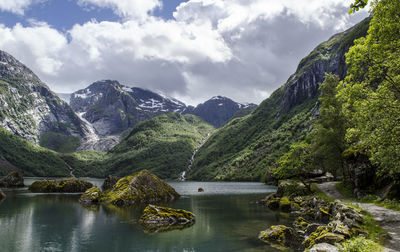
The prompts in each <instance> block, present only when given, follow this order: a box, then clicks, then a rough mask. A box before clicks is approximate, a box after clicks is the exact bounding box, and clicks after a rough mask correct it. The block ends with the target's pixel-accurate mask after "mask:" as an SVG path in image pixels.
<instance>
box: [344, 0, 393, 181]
mask: <svg viewBox="0 0 400 252" xmlns="http://www.w3.org/2000/svg"><path fill="white" fill-rule="evenodd" d="M372 12H373V18H372V21H371V24H370V28H369V30H368V35H367V37H366V38H361V39H358V40H356V42H355V45H354V46H353V47H352V48H351V49H350V51H349V52H348V54H347V55H346V57H347V60H346V62H347V65H348V67H349V69H348V75H347V77H346V79H345V81H344V82H343V84H342V85H340V88H339V95H338V97H339V98H340V100H341V101H342V102H343V112H344V114H345V115H346V119H347V120H348V122H349V123H350V127H349V128H348V129H347V133H346V139H347V141H348V142H349V143H351V144H352V145H353V147H356V148H358V149H359V150H362V151H363V152H365V154H368V155H369V156H370V160H371V162H372V163H374V164H375V165H377V166H378V167H379V172H380V174H382V175H390V176H392V177H393V178H394V179H397V180H399V174H400V99H399V98H400V0H380V1H375V2H373V3H372Z"/></svg>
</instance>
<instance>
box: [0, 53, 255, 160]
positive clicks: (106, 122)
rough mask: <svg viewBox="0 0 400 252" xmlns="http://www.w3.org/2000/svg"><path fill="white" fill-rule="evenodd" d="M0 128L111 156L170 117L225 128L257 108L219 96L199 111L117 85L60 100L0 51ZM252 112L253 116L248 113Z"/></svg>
mask: <svg viewBox="0 0 400 252" xmlns="http://www.w3.org/2000/svg"><path fill="white" fill-rule="evenodd" d="M0 89H1V92H0V105H1V106H0V126H2V127H3V128H5V129H6V130H8V131H9V132H11V133H13V134H15V135H18V136H20V137H22V138H24V139H26V140H28V141H30V142H33V143H36V144H40V145H41V146H43V147H47V148H50V149H53V150H56V151H59V152H72V151H75V150H101V151H107V150H109V149H110V148H111V147H113V146H115V145H116V144H117V143H118V142H119V141H120V140H121V138H122V136H123V135H126V134H128V133H129V130H130V129H132V128H133V127H134V126H135V125H137V124H138V123H139V122H142V121H146V120H149V119H151V118H154V117H156V116H159V115H162V114H168V113H173V112H176V113H180V114H193V115H197V116H199V117H200V118H202V119H203V120H204V121H206V122H208V123H210V124H212V125H214V126H215V127H221V126H223V125H224V124H225V123H226V122H228V121H229V120H230V119H232V118H233V117H234V116H235V115H236V114H237V113H238V111H241V114H247V113H250V112H251V111H252V109H253V108H255V107H256V105H254V104H249V105H243V104H240V103H236V102H234V101H232V100H230V99H228V98H225V97H221V96H217V97H214V98H212V99H211V100H209V101H206V102H205V103H203V104H200V105H199V106H197V107H192V106H186V105H185V104H184V103H183V102H181V101H178V100H177V99H174V98H171V97H167V96H165V95H162V94H158V93H155V92H152V91H150V90H146V89H142V88H137V87H128V86H124V85H121V84H120V83H119V82H118V81H112V80H103V81H97V82H95V83H93V84H91V85H89V86H88V87H87V88H85V89H82V90H79V91H76V92H74V93H72V94H65V93H64V94H59V96H57V95H56V94H55V93H53V92H52V91H51V90H50V89H49V87H48V86H47V85H46V84H44V83H43V82H42V81H41V80H40V79H39V78H38V77H37V76H36V75H35V74H34V73H33V72H32V71H31V70H30V69H29V68H27V67H26V66H25V65H23V64H22V63H20V62H19V61H18V60H16V59H15V58H14V57H12V56H11V55H10V54H8V53H6V52H3V51H0ZM249 109H250V110H249Z"/></svg>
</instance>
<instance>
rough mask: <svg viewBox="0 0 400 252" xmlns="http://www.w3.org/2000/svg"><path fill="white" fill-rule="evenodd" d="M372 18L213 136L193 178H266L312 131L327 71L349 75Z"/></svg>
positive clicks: (334, 40)
mask: <svg viewBox="0 0 400 252" xmlns="http://www.w3.org/2000/svg"><path fill="white" fill-rule="evenodd" d="M369 22H370V18H367V19H365V20H364V21H362V22H361V23H359V24H357V25H356V26H355V27H353V28H351V29H349V30H347V31H345V32H342V33H339V34H337V35H335V36H333V37H331V38H330V39H329V40H328V41H326V42H324V43H322V44H320V45H319V46H318V47H317V48H315V49H314V50H313V51H312V52H311V53H310V54H309V55H308V56H307V57H305V58H304V59H303V60H302V61H301V62H300V64H299V66H298V68H297V70H296V72H295V73H294V74H293V75H292V76H290V78H289V79H288V81H287V82H286V84H285V85H283V86H282V87H280V88H279V89H278V90H276V91H275V92H274V93H273V94H272V95H271V96H270V97H269V98H268V99H266V100H265V101H263V102H262V103H261V104H260V105H259V106H258V108H257V109H256V110H255V111H254V112H253V113H252V114H251V115H249V116H247V117H243V118H236V119H233V120H232V121H230V122H229V123H228V124H227V125H225V126H224V127H222V128H221V129H219V130H218V131H216V132H215V133H214V134H213V135H211V136H210V137H209V139H208V140H207V141H206V143H205V144H204V145H203V146H202V147H201V148H200V150H199V151H198V153H197V155H196V158H195V162H194V165H193V169H192V170H191V171H190V173H189V174H188V176H189V178H190V179H197V180H253V181H255V180H257V181H259V180H264V179H265V176H266V173H267V169H268V167H270V166H271V165H272V164H273V163H274V162H275V161H276V160H277V158H279V157H280V156H281V155H282V154H284V153H286V152H287V151H288V150H289V146H290V145H291V144H292V143H295V142H298V141H300V140H302V139H304V138H305V136H306V135H307V134H308V133H309V131H310V120H311V118H312V116H313V115H314V114H315V113H316V112H317V110H318V104H317V98H318V87H319V84H320V83H321V82H322V81H323V80H324V76H325V73H326V72H332V73H335V74H338V75H339V76H340V78H344V76H345V74H346V64H345V53H346V52H347V51H348V50H349V48H350V46H352V45H353V41H354V40H355V39H357V38H360V37H363V36H365V35H366V34H367V30H368V27H369Z"/></svg>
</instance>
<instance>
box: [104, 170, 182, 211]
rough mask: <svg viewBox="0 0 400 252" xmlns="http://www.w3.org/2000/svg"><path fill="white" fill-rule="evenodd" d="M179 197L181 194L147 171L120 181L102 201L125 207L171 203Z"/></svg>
mask: <svg viewBox="0 0 400 252" xmlns="http://www.w3.org/2000/svg"><path fill="white" fill-rule="evenodd" d="M178 197H179V194H178V193H177V192H176V191H175V190H174V189H173V188H172V187H171V186H170V185H168V184H167V183H165V182H164V181H162V180H161V179H159V178H158V177H156V176H155V175H153V174H151V173H149V172H148V171H147V170H143V171H140V172H138V173H135V174H133V175H131V176H126V177H123V178H121V179H120V180H118V182H117V183H116V184H115V185H114V187H113V188H112V189H111V190H109V191H107V192H105V193H104V195H103V196H102V198H101V201H102V202H105V203H110V204H113V205H117V206H125V205H132V204H138V203H146V202H152V203H154V202H160V201H170V200H174V199H176V198H178Z"/></svg>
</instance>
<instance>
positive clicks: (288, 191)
mask: <svg viewBox="0 0 400 252" xmlns="http://www.w3.org/2000/svg"><path fill="white" fill-rule="evenodd" d="M259 203H260V204H262V205H265V206H267V207H268V208H270V209H273V210H279V211H281V212H286V213H290V215H291V216H294V217H296V218H297V219H296V220H295V221H294V222H293V223H292V225H291V226H290V227H289V226H284V225H279V226H271V227H269V228H268V229H266V230H264V231H261V232H260V234H259V239H260V240H262V241H263V242H265V243H267V244H269V245H272V246H274V247H278V248H281V249H284V248H292V249H294V250H296V251H297V250H298V251H303V250H310V251H321V250H318V249H317V248H320V247H322V248H324V249H325V250H323V251H339V248H338V246H340V245H339V244H340V243H342V242H343V241H346V240H349V239H351V238H353V237H357V236H365V237H368V233H367V231H366V230H365V229H364V228H363V222H364V218H363V215H362V214H361V213H360V211H358V210H356V209H354V208H352V207H349V206H347V205H345V204H343V203H341V202H339V201H335V202H329V201H327V200H324V199H321V198H319V197H317V196H315V195H313V194H312V192H310V191H307V189H306V187H305V186H304V185H303V184H302V183H300V182H298V181H292V180H286V181H281V182H280V183H279V186H278V190H277V193H275V194H271V195H269V196H268V197H266V198H265V199H263V200H261V201H260V202H259Z"/></svg>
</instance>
